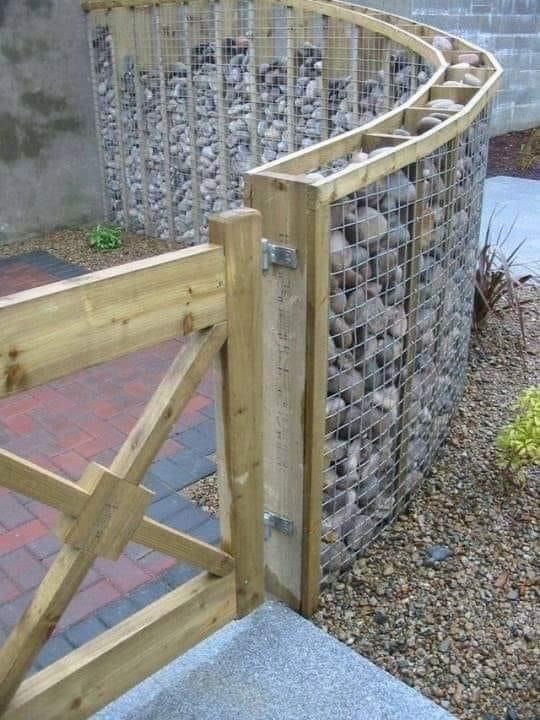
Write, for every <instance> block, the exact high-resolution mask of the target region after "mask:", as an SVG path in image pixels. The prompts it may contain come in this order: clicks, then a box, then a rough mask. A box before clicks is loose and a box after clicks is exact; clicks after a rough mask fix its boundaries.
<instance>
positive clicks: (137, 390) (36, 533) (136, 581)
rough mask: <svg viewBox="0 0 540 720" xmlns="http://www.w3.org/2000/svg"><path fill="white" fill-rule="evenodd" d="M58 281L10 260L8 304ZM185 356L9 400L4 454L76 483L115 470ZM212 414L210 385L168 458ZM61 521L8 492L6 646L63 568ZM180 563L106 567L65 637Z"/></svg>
mask: <svg viewBox="0 0 540 720" xmlns="http://www.w3.org/2000/svg"><path fill="white" fill-rule="evenodd" d="M57 279H58V278H57V277H55V276H54V275H51V274H49V273H47V272H45V271H44V270H43V269H39V268H34V267H32V266H31V265H29V264H28V262H26V261H23V260H22V259H21V261H20V262H12V263H11V264H9V266H8V267H7V269H2V263H1V261H0V295H7V294H11V293H15V292H19V291H21V290H24V289H27V288H29V287H34V286H36V285H40V284H44V283H47V282H51V281H55V280H57ZM179 348H180V343H179V342H178V341H170V342H167V343H163V344H161V345H159V346H157V347H153V348H148V349H145V350H142V351H140V352H138V353H134V354H132V355H130V356H128V357H124V358H119V359H118V360H115V361H112V362H110V363H107V364H104V365H100V366H97V367H93V368H88V369H86V370H83V371H80V372H77V373H73V374H72V375H70V376H68V377H66V378H61V379H58V380H55V381H53V382H50V383H48V384H47V385H45V386H42V387H39V388H34V389H32V390H29V391H26V392H22V393H19V394H17V395H15V396H11V397H8V398H5V399H0V447H3V448H5V449H8V450H10V451H12V452H14V453H17V454H19V455H21V456H22V457H24V458H26V459H28V460H31V461H33V462H35V463H36V464H38V465H40V466H42V467H45V468H46V469H48V470H51V471H53V472H56V473H58V474H59V475H62V476H64V477H66V478H69V479H72V480H75V481H77V480H78V479H79V478H80V476H81V474H82V472H83V471H84V469H85V467H86V466H87V465H88V463H89V462H90V461H92V460H94V461H97V462H101V463H104V464H108V463H109V462H110V460H111V459H112V457H113V456H114V454H115V452H116V451H117V450H118V448H119V447H120V445H121V444H122V442H123V441H124V439H125V437H126V435H127V433H128V432H129V430H130V429H131V428H132V427H133V425H134V423H135V422H136V419H137V418H138V417H140V415H141V412H142V411H143V409H144V406H145V403H146V402H147V401H148V399H149V398H150V396H151V394H152V392H153V391H154V389H155V388H156V387H157V385H158V383H159V381H160V379H161V377H162V375H163V373H164V372H165V370H166V369H167V367H168V366H169V364H170V362H171V361H172V359H173V357H174V356H175V355H176V353H177V352H178V350H179ZM211 407H212V383H211V380H210V379H206V380H205V381H204V382H203V383H202V384H201V388H200V389H199V392H198V393H196V394H195V395H194V396H193V398H192V399H191V400H190V402H189V403H188V406H187V408H186V411H185V413H184V414H183V415H182V418H181V419H180V421H179V423H178V425H177V427H176V429H175V432H174V433H172V434H171V437H170V438H169V439H168V440H167V441H166V443H165V444H164V446H163V448H162V451H161V453H160V455H159V456H158V457H159V458H167V462H172V459H174V456H175V455H177V454H178V453H181V452H182V451H183V450H184V449H186V448H184V446H183V444H182V442H181V440H180V439H179V437H178V435H179V433H180V432H182V431H184V430H188V429H190V428H192V427H194V426H197V425H199V424H201V423H203V422H207V421H208V417H209V415H205V414H204V413H205V411H209V410H210V409H211ZM210 416H211V415H210ZM187 450H189V451H192V450H190V449H189V448H187ZM0 483H1V478H0ZM171 492H172V491H171ZM58 515H59V513H58V512H57V511H56V510H53V509H51V508H49V507H47V506H44V505H42V504H40V503H38V502H35V501H33V500H29V499H28V498H23V497H21V496H19V495H17V494H15V493H12V492H10V491H7V490H5V488H2V487H1V486H0V637H3V636H4V635H5V634H6V632H8V631H9V629H10V628H11V626H12V625H13V624H14V623H15V622H16V620H17V619H18V617H19V616H20V614H21V613H22V611H23V610H24V608H25V607H26V604H27V603H28V601H29V598H30V597H31V595H32V592H33V591H34V589H35V587H36V586H37V585H38V583H39V582H40V580H41V579H42V577H43V576H44V575H45V573H46V572H47V569H48V568H49V567H50V565H51V564H52V562H53V561H54V558H55V555H56V552H57V550H58V547H59V541H58V540H57V539H56V537H55V535H54V527H55V525H56V523H57V521H58ZM164 522H166V520H165V521H164ZM174 564H175V563H174V561H173V560H172V559H171V558H168V557H166V556H164V555H162V554H161V553H158V552H153V551H151V550H149V549H148V548H142V547H141V546H139V545H136V544H134V543H130V545H129V546H128V548H127V549H126V553H125V554H124V555H122V557H121V558H120V560H119V561H118V562H115V563H113V562H110V561H107V560H101V559H100V560H98V561H97V562H96V563H95V565H94V567H93V568H92V570H91V571H90V572H89V573H88V575H87V577H86V578H85V580H84V582H83V583H82V585H81V587H80V589H79V591H78V593H77V594H76V596H75V597H74V598H73V600H72V602H71V603H70V605H69V607H68V609H67V611H66V613H65V614H64V616H63V617H62V619H61V622H60V624H59V627H58V631H61V630H62V629H63V628H66V627H68V626H70V625H72V624H73V623H77V622H79V621H80V620H82V619H84V618H85V617H87V616H88V615H91V614H93V613H95V612H96V611H98V610H99V609H100V608H103V607H104V606H105V605H107V604H108V603H110V602H111V601H113V600H116V599H118V598H121V597H122V596H124V595H126V594H127V593H129V592H131V591H133V590H134V589H135V588H138V587H140V586H141V585H143V584H145V583H148V582H149V581H151V580H153V579H155V578H156V577H159V576H160V574H161V573H163V572H164V571H166V570H168V569H169V568H171V567H172V565H174Z"/></svg>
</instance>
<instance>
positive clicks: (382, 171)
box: [247, 0, 503, 202]
mask: <svg viewBox="0 0 540 720" xmlns="http://www.w3.org/2000/svg"><path fill="white" fill-rule="evenodd" d="M278 2H282V0H278ZM284 4H288V5H299V6H301V7H304V8H317V10H318V11H320V12H322V13H323V14H327V15H330V14H332V16H333V17H339V18H340V19H342V20H346V21H349V22H350V21H351V19H350V18H351V16H352V15H356V16H357V20H355V22H356V24H359V25H362V26H363V27H367V26H368V25H366V24H365V23H366V21H368V22H369V21H370V20H372V19H375V18H377V30H376V32H380V33H381V34H383V35H386V36H387V37H391V38H392V39H393V40H395V41H397V42H399V43H400V44H401V45H403V46H405V47H407V48H408V49H414V50H415V52H418V54H420V55H421V56H422V57H424V58H426V59H428V55H427V54H426V51H425V47H424V46H426V45H427V46H428V47H430V48H431V49H432V50H435V48H433V46H432V45H430V41H432V40H433V38H434V37H435V36H437V37H445V38H448V39H449V40H451V41H452V44H453V46H454V50H452V51H451V52H447V53H441V52H439V51H437V50H436V53H437V60H438V62H437V63H436V65H437V66H438V68H437V69H436V71H435V72H434V74H433V75H432V77H431V78H430V79H429V81H428V82H427V83H426V84H425V85H423V86H422V87H421V88H420V89H419V90H418V92H416V93H415V95H413V96H411V97H410V98H409V99H408V100H407V101H406V102H404V103H403V104H401V105H400V106H398V107H397V108H394V109H393V110H391V111H389V112H387V113H385V114H384V115H380V116H379V117H377V118H375V120H372V121H371V122H369V123H366V124H365V125H361V126H359V127H357V128H354V129H353V130H349V131H348V132H346V133H342V134H341V135H337V136H335V137H332V138H330V139H328V140H324V141H322V142H320V143H317V144H316V145H312V146H310V147H308V148H305V149H303V150H299V151H297V152H294V153H290V154H289V155H287V156H285V157H283V158H280V159H278V160H274V161H273V162H270V163H267V164H265V165H261V166H260V167H258V168H254V169H253V170H250V171H249V172H248V173H247V175H248V176H250V175H265V176H268V177H272V176H275V177H280V178H282V179H284V180H286V179H287V178H289V179H291V180H292V179H293V178H294V179H295V180H297V181H301V180H302V177H299V176H302V175H304V174H306V173H312V172H314V171H316V170H318V169H319V168H320V167H321V166H323V165H325V164H327V163H330V162H332V161H333V160H337V159H340V158H344V157H346V156H347V155H350V154H351V153H353V152H355V151H358V150H360V149H362V147H363V143H365V141H366V139H367V138H368V137H371V138H375V137H376V136H377V135H378V136H379V139H380V145H381V146H382V147H387V151H386V152H383V153H381V154H378V155H377V156H376V157H372V158H369V159H368V160H365V161H364V162H362V163H351V165H349V166H348V167H345V168H344V169H343V170H340V171H338V172H335V173H333V174H331V175H329V176H327V177H325V178H324V179H319V180H310V179H308V178H306V179H305V182H306V183H309V184H310V185H312V186H313V187H314V188H316V190H317V198H318V200H319V201H322V202H332V201H334V200H337V199H339V198H342V197H344V196H346V195H348V194H350V193H351V192H354V191H355V190H358V189H359V188H360V187H362V186H364V185H368V184H370V183H372V182H375V181H376V180H379V179H380V178H382V177H384V176H386V175H388V174H389V173H392V172H395V171H397V170H400V169H401V168H403V167H405V166H406V165H409V164H410V163H412V162H415V161H416V160H418V159H420V158H422V157H425V156H426V155H429V153H431V152H433V151H434V150H436V149H437V148H439V147H441V146H442V145H444V144H445V143H447V142H449V141H450V140H452V139H453V138H455V137H457V136H458V135H459V134H461V133H463V132H464V131H465V130H466V129H467V128H468V127H469V126H470V125H471V124H472V123H473V122H474V120H475V119H476V118H477V117H478V116H479V115H480V113H481V112H482V110H483V109H484V108H485V107H486V106H487V105H488V103H489V102H490V101H491V100H492V99H493V98H494V96H495V95H496V93H497V90H498V87H499V84H500V80H501V76H502V72H503V71H502V67H501V65H500V64H499V63H498V61H497V60H496V59H495V57H494V56H493V55H492V54H491V53H489V52H487V51H485V50H483V49H482V48H479V47H478V46H476V45H474V44H473V43H470V42H468V41H466V40H463V39H462V38H459V37H456V36H454V35H450V34H449V33H446V32H444V31H442V30H439V29H437V28H434V27H432V26H431V25H424V24H422V23H418V22H415V21H413V20H409V19H407V18H404V17H402V16H399V15H393V14H390V13H386V12H381V11H378V10H373V9H370V8H365V7H360V6H357V5H353V4H351V3H346V2H341V1H340V0H334V1H333V2H331V3H330V2H328V0H289V1H288V2H286V3H284ZM336 10H337V11H338V12H336ZM381 18H384V20H383V19H381ZM385 26H390V27H391V28H392V30H393V32H392V34H391V35H390V34H388V28H387V27H385ZM370 27H372V28H373V29H374V30H375V27H374V26H371V24H370ZM405 27H406V28H407V29H406V30H405V29H404V28H405ZM411 38H415V39H416V40H421V45H422V46H423V49H422V51H421V50H420V46H419V45H417V44H416V43H414V45H413V44H411V41H410V39H411ZM467 52H470V53H474V54H476V55H478V56H479V57H480V60H481V62H482V66H481V70H482V71H484V73H483V74H484V75H485V77H484V79H483V82H482V85H481V86H479V87H474V86H471V87H467V86H463V87H451V86H444V85H442V82H444V81H446V80H451V79H454V78H453V77H452V74H453V68H452V67H451V61H452V60H457V55H460V54H462V53H467ZM431 62H433V60H431ZM460 91H461V92H462V97H460V98H459V100H455V98H456V94H457V93H458V92H460ZM467 95H470V98H467ZM442 98H448V99H452V100H455V101H456V102H461V103H462V104H463V105H464V107H463V109H462V110H460V111H459V112H456V113H455V114H454V115H453V116H451V117H449V118H448V119H447V120H445V121H443V122H442V123H441V124H440V125H437V126H436V127H434V128H432V129H431V130H428V131H426V132H424V133H422V134H420V135H416V136H413V137H403V138H400V137H399V136H393V137H390V136H391V133H392V132H393V131H394V130H396V129H397V128H399V127H401V126H402V124H403V123H404V122H405V120H406V118H407V112H408V111H413V110H419V111H421V110H426V112H427V111H428V108H427V107H426V106H427V103H428V102H429V101H430V100H434V99H442ZM384 135H386V136H387V137H386V139H383V138H382V137H380V136H384ZM390 142H391V143H392V146H391V147H389V146H388V144H389V143H390ZM371 149H373V148H371Z"/></svg>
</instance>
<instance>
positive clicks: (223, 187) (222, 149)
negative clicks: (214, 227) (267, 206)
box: [213, 0, 229, 209]
mask: <svg viewBox="0 0 540 720" xmlns="http://www.w3.org/2000/svg"><path fill="white" fill-rule="evenodd" d="M213 10H214V43H215V47H216V94H215V98H216V109H217V131H218V148H219V149H218V162H219V175H220V182H219V188H218V192H219V194H220V196H221V200H222V202H223V209H225V208H226V207H227V189H228V187H229V154H228V152H227V116H226V108H225V83H224V78H223V67H224V61H223V39H224V37H225V33H224V28H223V22H224V8H223V7H222V6H221V2H220V0H213Z"/></svg>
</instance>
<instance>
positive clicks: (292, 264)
mask: <svg viewBox="0 0 540 720" xmlns="http://www.w3.org/2000/svg"><path fill="white" fill-rule="evenodd" d="M261 249H262V270H263V272H266V271H267V270H270V265H281V266H282V267H286V268H290V269H291V270H296V268H297V267H298V257H297V255H296V250H295V249H294V248H290V247H287V246H286V245H275V244H274V243H271V242H270V241H269V240H266V239H265V238H263V239H262V240H261Z"/></svg>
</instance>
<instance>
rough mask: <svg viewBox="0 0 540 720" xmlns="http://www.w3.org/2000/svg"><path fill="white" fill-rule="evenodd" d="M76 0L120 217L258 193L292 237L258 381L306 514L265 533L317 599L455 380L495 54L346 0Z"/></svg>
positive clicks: (195, 221) (155, 224)
mask: <svg viewBox="0 0 540 720" xmlns="http://www.w3.org/2000/svg"><path fill="white" fill-rule="evenodd" d="M85 1H86V4H87V9H88V10H89V13H88V32H89V47H90V53H91V68H92V80H93V89H94V99H95V111H96V125H97V130H98V138H99V146H100V147H99V149H100V158H101V165H102V172H103V188H104V205H105V208H106V212H107V215H108V217H109V218H110V219H111V220H112V221H114V222H115V223H116V224H118V225H121V226H123V227H125V228H128V229H130V230H132V231H134V232H136V233H141V234H146V235H151V236H155V237H159V238H163V239H168V240H178V241H182V242H188V243H197V242H202V241H204V240H206V238H207V236H208V218H209V216H210V215H211V214H212V213H216V212H220V211H221V210H225V209H228V208H233V207H238V206H240V205H242V204H243V202H245V203H246V205H248V206H250V207H253V208H256V209H258V210H259V211H260V212H261V216H262V228H263V234H264V237H265V239H266V240H267V242H270V243H277V244H280V243H283V242H286V244H287V245H289V246H291V247H292V249H293V250H297V252H298V256H299V258H300V260H299V263H298V267H299V271H300V272H299V274H298V275H297V276H295V277H292V276H290V275H289V276H287V275H286V274H284V273H283V272H282V271H276V272H273V271H271V272H268V274H267V276H266V280H265V293H266V295H265V313H264V318H265V319H264V330H265V332H266V333H267V335H268V338H266V337H265V339H264V342H265V344H266V343H268V348H267V349H268V357H267V358H266V359H265V368H266V374H267V381H266V382H265V387H264V388H263V395H264V397H265V404H266V403H268V406H269V407H272V408H273V409H272V410H271V411H269V418H268V419H267V422H266V423H265V426H264V433H265V437H266V438H267V452H266V458H265V463H266V469H265V472H266V475H267V479H266V482H267V484H268V486H269V488H270V492H269V493H268V498H269V500H271V501H274V500H276V499H277V500H276V508H277V510H278V511H280V512H281V514H284V516H286V517H289V516H290V518H291V526H296V527H297V528H302V532H297V533H296V534H295V533H293V534H292V536H291V539H290V540H288V541H284V540H283V539H276V538H275V534H274V536H272V537H271V538H269V540H268V542H267V546H266V547H267V563H268V567H269V568H270V572H269V577H275V578H277V582H276V585H275V588H276V589H277V592H278V594H280V593H281V590H282V589H283V587H286V589H287V594H286V595H285V597H286V599H287V601H290V599H291V598H298V601H297V606H298V607H301V608H303V609H304V611H305V612H308V613H309V611H310V609H313V607H314V603H315V598H316V596H317V593H318V590H319V581H320V578H321V577H322V579H323V580H324V581H328V580H330V579H332V578H333V577H334V576H335V575H336V574H339V573H341V572H342V571H343V570H345V569H346V568H347V567H349V566H350V564H351V563H352V562H353V561H354V559H355V558H356V557H357V556H358V555H359V554H360V553H362V552H364V550H365V549H366V547H367V546H368V545H369V543H370V542H372V541H373V540H374V539H375V538H376V537H377V536H378V535H379V534H380V533H381V532H382V531H383V530H384V528H385V527H386V526H387V525H388V524H390V523H391V522H393V521H394V520H395V519H396V517H398V515H399V513H400V512H401V511H402V510H403V509H404V508H405V507H406V506H407V504H408V503H409V502H410V500H411V498H412V497H413V494H414V492H415V490H416V489H417V488H418V487H419V485H420V484H421V483H422V481H423V479H424V477H425V476H426V474H427V473H428V472H429V470H430V467H431V464H432V462H433V460H434V458H435V455H436V453H437V450H438V448H439V447H440V446H441V444H442V443H443V441H444V439H445V436H446V433H447V431H448V425H449V421H450V418H451V415H452V413H453V411H454V409H455V407H456V404H457V402H458V400H459V397H460V394H461V392H462V389H463V384H464V373H465V365H466V358H467V347H468V339H469V332H470V322H471V320H470V318H471V305H472V299H473V272H474V266H475V260H476V249H477V244H478V234H479V225H480V209H481V198H482V191H483V182H484V177H485V170H486V162H487V147H488V134H489V133H488V124H489V107H490V106H489V103H490V101H491V100H492V98H493V96H494V94H495V91H496V88H497V85H498V81H499V78H500V74H501V69H500V67H499V66H498V64H497V63H496V61H495V60H494V59H493V58H492V57H491V56H490V55H489V54H488V53H485V52H483V51H481V50H480V49H479V48H475V47H474V46H472V45H470V44H469V43H467V42H465V41H463V40H461V39H459V38H452V37H450V36H446V35H443V34H440V33H439V32H438V31H436V30H435V29H434V28H430V27H428V26H424V25H422V24H419V23H416V22H413V21H410V20H407V19H405V18H399V17H397V16H393V15H389V14H387V13H380V12H378V11H373V10H369V9H366V8H358V7H357V6H354V5H349V4H347V3H345V2H339V1H336V2H332V3H328V2H323V1H321V0H290V2H287V3H283V2H280V1H279V0H213V1H212V2H204V1H203V0H188V1H186V2H174V1H172V0H171V2H167V3H165V4H160V3H159V2H158V3H156V4H153V5H151V6H150V5H146V4H144V3H143V2H142V1H141V2H135V3H134V6H131V5H129V4H128V3H127V0H126V2H125V3H124V2H123V0H85ZM261 163H262V165H261ZM288 249H291V248H288ZM321 268H322V272H323V277H321V276H320V272H321ZM327 268H328V273H327V271H326V269H327ZM294 382H299V383H301V385H302V387H301V389H300V390H298V389H297V390H295V389H294V388H293V384H294ZM321 448H322V449H321ZM321 459H322V461H321ZM272 509H273V508H270V510H272ZM278 514H279V512H278ZM290 558H292V560H291V559H290ZM284 568H285V569H284Z"/></svg>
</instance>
